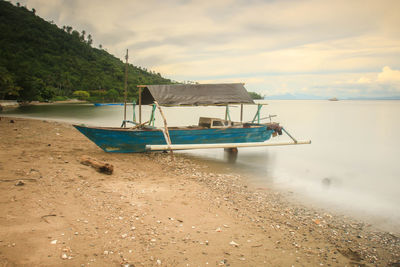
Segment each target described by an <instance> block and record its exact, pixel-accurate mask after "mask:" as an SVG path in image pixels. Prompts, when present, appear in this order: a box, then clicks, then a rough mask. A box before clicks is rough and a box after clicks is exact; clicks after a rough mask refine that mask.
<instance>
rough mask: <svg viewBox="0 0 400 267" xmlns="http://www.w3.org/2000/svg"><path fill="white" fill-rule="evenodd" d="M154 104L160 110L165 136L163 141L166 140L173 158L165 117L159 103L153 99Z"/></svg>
mask: <svg viewBox="0 0 400 267" xmlns="http://www.w3.org/2000/svg"><path fill="white" fill-rule="evenodd" d="M154 104H156V106H157V108H158V110H159V111H160V114H161V117H162V118H163V120H164V131H163V133H164V138H165V141H166V142H167V147H168V149H169V151H170V152H171V157H172V159H174V154H173V152H172V149H171V137H170V136H169V131H168V126H167V119H166V118H165V116H164V113H163V111H162V109H161V107H160V105H158V103H157V101H154Z"/></svg>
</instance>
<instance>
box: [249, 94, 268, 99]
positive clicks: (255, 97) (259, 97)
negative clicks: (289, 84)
mask: <svg viewBox="0 0 400 267" xmlns="http://www.w3.org/2000/svg"><path fill="white" fill-rule="evenodd" d="M249 95H250V96H251V98H252V99H264V97H263V96H262V95H260V94H258V93H256V92H249Z"/></svg>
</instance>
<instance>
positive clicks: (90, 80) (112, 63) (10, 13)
mask: <svg viewBox="0 0 400 267" xmlns="http://www.w3.org/2000/svg"><path fill="white" fill-rule="evenodd" d="M92 42H93V41H92V36H91V35H90V34H88V33H85V31H84V30H82V31H80V32H78V31H77V30H74V29H72V27H70V26H64V27H63V28H62V29H60V28H59V27H58V26H57V25H55V24H53V23H50V22H47V21H45V20H43V19H42V18H40V17H39V16H37V15H36V14H35V10H34V9H32V10H28V9H27V8H26V7H23V6H19V4H17V6H14V5H12V4H11V3H9V2H6V1H3V0H0V99H18V100H24V101H31V100H54V99H63V98H67V97H73V96H79V97H81V98H89V100H92V101H99V100H100V101H101V100H103V101H118V100H120V99H121V98H122V96H123V88H124V72H125V64H124V63H123V62H122V61H121V60H120V59H118V58H116V57H114V56H113V55H111V54H109V53H108V52H106V51H105V50H103V49H101V48H100V49H97V48H94V47H92ZM168 83H171V80H169V79H165V78H163V77H161V75H160V74H159V73H157V74H156V73H154V72H151V71H147V70H146V69H144V68H140V67H135V66H133V65H129V68H128V95H129V97H130V99H132V98H134V97H135V96H136V95H137V88H136V85H138V84H168ZM82 91H84V92H82ZM74 92H75V93H74Z"/></svg>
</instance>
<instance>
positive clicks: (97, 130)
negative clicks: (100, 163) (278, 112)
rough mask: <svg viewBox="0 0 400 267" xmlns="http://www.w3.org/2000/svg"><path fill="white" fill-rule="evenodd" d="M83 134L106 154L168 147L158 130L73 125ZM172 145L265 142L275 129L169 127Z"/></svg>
mask: <svg viewBox="0 0 400 267" xmlns="http://www.w3.org/2000/svg"><path fill="white" fill-rule="evenodd" d="M74 126H75V128H76V129H78V130H79V131H80V132H81V133H82V134H84V135H85V136H86V137H87V138H89V139H90V140H91V141H93V142H94V143H95V144H96V145H98V146H99V147H100V148H101V149H103V150H104V151H106V152H120V153H130V152H145V151H146V145H167V142H166V140H165V138H164V134H163V132H162V131H161V130H159V129H154V128H145V127H143V128H141V129H134V130H131V129H129V128H101V127H84V126H79V125H74ZM168 131H169V136H170V139H171V144H180V145H181V144H222V143H248V142H264V141H266V140H268V139H270V137H271V135H272V133H274V132H275V130H273V129H269V128H268V127H267V126H266V125H259V124H246V125H245V127H239V126H238V127H227V128H206V127H191V128H188V127H182V128H179V127H174V128H169V129H168Z"/></svg>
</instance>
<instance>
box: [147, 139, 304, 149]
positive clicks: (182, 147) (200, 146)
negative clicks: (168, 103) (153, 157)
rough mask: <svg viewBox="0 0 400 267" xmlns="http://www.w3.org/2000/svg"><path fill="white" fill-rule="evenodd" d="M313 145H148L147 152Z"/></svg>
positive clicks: (300, 143)
mask: <svg viewBox="0 0 400 267" xmlns="http://www.w3.org/2000/svg"><path fill="white" fill-rule="evenodd" d="M305 144H311V141H310V140H306V141H297V143H294V142H282V143H222V144H187V145H170V146H166V145H146V150H166V149H170V150H171V149H172V150H186V149H205V148H237V147H262V146H289V145H305Z"/></svg>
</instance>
